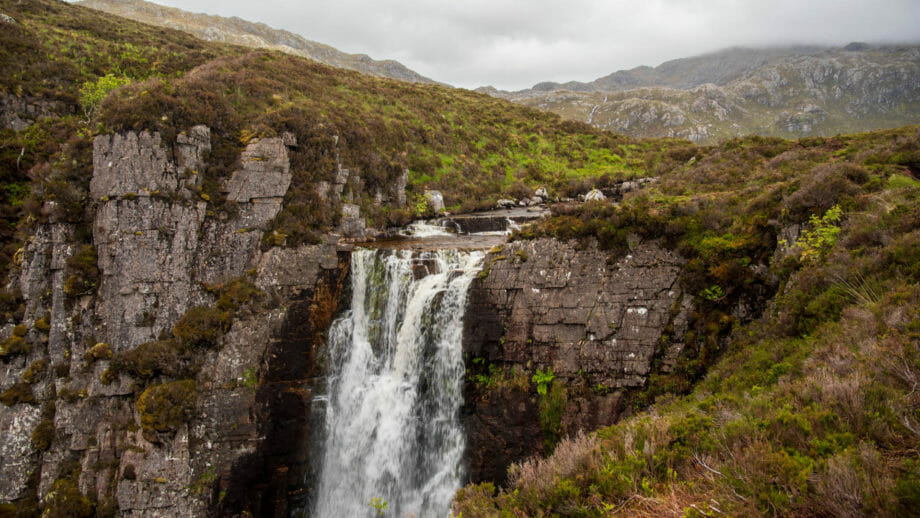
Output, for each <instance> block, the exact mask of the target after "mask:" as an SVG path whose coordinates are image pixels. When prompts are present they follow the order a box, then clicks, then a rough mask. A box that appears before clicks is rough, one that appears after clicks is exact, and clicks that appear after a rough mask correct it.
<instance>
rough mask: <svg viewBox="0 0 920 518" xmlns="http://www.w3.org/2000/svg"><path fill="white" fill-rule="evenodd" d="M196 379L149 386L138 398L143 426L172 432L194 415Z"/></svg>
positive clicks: (156, 430)
mask: <svg viewBox="0 0 920 518" xmlns="http://www.w3.org/2000/svg"><path fill="white" fill-rule="evenodd" d="M196 395H197V393H196V390H195V380H181V381H173V382H169V383H163V384H161V385H154V386H152V387H149V388H147V390H145V391H144V392H143V393H141V395H140V397H139V398H138V400H137V412H138V413H139V414H140V416H141V426H142V427H143V428H144V429H145V430H148V431H155V432H170V431H175V430H176V429H178V428H179V426H180V425H181V424H182V423H185V422H187V421H188V420H189V419H190V418H191V417H192V412H193V410H194V408H195V397H196Z"/></svg>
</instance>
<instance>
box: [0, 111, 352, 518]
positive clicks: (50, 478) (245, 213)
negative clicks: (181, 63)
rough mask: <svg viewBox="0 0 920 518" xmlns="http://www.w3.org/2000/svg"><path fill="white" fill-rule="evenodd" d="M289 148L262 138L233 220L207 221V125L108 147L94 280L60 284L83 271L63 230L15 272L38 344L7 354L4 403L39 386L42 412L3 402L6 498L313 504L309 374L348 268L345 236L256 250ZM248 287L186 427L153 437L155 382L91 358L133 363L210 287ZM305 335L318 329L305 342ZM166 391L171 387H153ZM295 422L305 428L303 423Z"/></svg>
mask: <svg viewBox="0 0 920 518" xmlns="http://www.w3.org/2000/svg"><path fill="white" fill-rule="evenodd" d="M291 145H296V142H294V141H293V139H292V138H291V137H289V136H285V137H282V138H277V139H262V140H260V141H258V142H253V143H251V144H250V145H249V146H248V147H247V148H246V150H245V152H244V153H243V155H242V157H241V161H240V163H241V164H242V167H241V168H240V170H238V171H236V172H234V173H233V175H232V176H231V178H230V179H229V180H228V181H227V183H226V184H225V185H224V186H223V187H224V188H225V189H226V190H227V191H228V193H229V195H230V197H231V198H232V199H233V200H235V201H236V206H237V209H238V210H237V211H235V212H234V214H232V215H229V216H228V217H213V216H211V215H208V204H209V202H208V200H206V199H205V198H204V197H202V196H201V195H200V194H199V191H198V189H197V186H198V185H199V184H200V178H199V176H198V170H199V169H201V168H203V167H204V165H205V164H204V163H203V159H204V157H205V156H207V154H208V151H209V150H210V133H209V130H208V129H207V128H206V127H204V126H197V127H195V128H192V129H191V130H189V131H188V132H186V133H181V134H179V135H178V137H177V139H176V141H175V142H164V141H163V140H162V139H161V137H160V136H159V135H158V134H156V133H146V132H140V133H133V132H129V133H125V134H117V135H106V136H100V137H98V138H97V139H96V141H95V142H94V156H93V163H94V171H93V178H92V180H91V183H90V194H91V196H92V198H93V201H94V202H95V206H96V213H95V217H94V221H93V222H92V226H91V228H90V229H89V230H91V233H92V244H93V246H94V247H95V251H96V256H97V261H96V267H97V268H98V279H96V280H95V281H94V283H95V284H94V285H93V286H92V287H91V289H88V290H86V291H85V292H82V293H75V292H73V290H71V291H70V292H68V291H67V290H66V289H65V285H66V281H67V278H68V276H70V275H71V274H72V273H73V271H72V268H71V267H70V266H68V259H69V258H72V257H73V256H75V255H76V254H78V253H79V251H80V249H81V248H82V247H83V244H81V243H78V242H77V240H76V237H75V236H77V235H78V234H79V233H80V232H79V231H78V230H79V229H77V228H76V227H75V226H73V225H69V224H48V225H44V226H40V227H39V228H38V230H37V233H36V235H35V236H34V237H33V238H32V239H31V240H30V242H29V244H28V245H27V246H26V247H25V248H24V249H23V252H22V254H21V255H22V260H21V266H20V267H19V269H18V271H14V272H13V274H12V277H13V283H14V284H15V285H16V286H17V287H18V288H19V289H20V291H21V292H22V295H23V299H24V305H25V311H24V315H23V318H22V322H23V323H24V324H25V329H26V330H27V332H26V334H25V337H24V340H26V342H27V343H28V344H29V346H30V347H29V349H28V351H26V352H23V353H20V354H18V355H15V356H13V357H11V358H7V359H5V360H4V362H3V365H2V367H3V369H2V371H0V391H6V390H7V389H9V388H11V387H13V386H14V385H15V384H16V383H19V382H20V381H21V380H23V379H24V378H25V377H28V378H29V379H31V381H30V384H29V386H30V388H31V393H32V396H33V400H32V401H25V400H23V401H17V402H16V403H15V404H13V405H12V406H10V407H7V406H0V425H2V426H4V429H5V430H7V433H6V435H5V436H4V439H3V441H0V463H2V465H3V466H4V470H5V471H4V477H3V480H2V481H0V501H2V502H11V501H23V500H24V499H37V500H39V501H40V500H41V499H42V498H44V496H45V495H46V494H47V492H48V491H49V490H50V488H51V486H52V485H53V484H54V482H55V480H57V479H59V478H61V477H65V476H66V477H71V478H73V480H74V482H75V483H76V485H77V487H78V489H79V490H80V491H81V493H83V494H84V495H86V496H88V497H90V498H92V499H93V500H95V501H97V502H99V503H100V505H105V506H110V507H112V508H117V509H118V510H119V512H120V513H121V515H122V516H132V517H153V516H206V515H208V514H217V512H218V511H217V510H218V509H220V512H221V513H222V515H235V514H239V513H241V512H243V511H244V510H247V509H250V510H256V511H258V512H257V514H260V513H263V514H265V513H267V514H269V515H274V514H275V513H276V512H280V513H281V514H282V515H283V514H284V513H285V512H286V511H285V510H286V509H288V504H287V501H288V499H289V495H292V494H293V495H294V496H291V497H290V499H293V500H296V499H297V498H302V495H297V492H298V488H302V487H303V484H304V478H305V476H306V473H307V461H308V455H307V452H306V449H307V441H306V440H302V439H304V437H305V436H306V434H308V433H309V422H308V416H309V412H307V411H304V409H309V406H310V402H311V390H312V389H311V387H312V383H313V381H314V377H315V376H316V372H315V371H314V370H311V369H310V368H307V367H306V366H309V365H312V364H313V359H314V358H313V355H314V352H315V351H316V349H317V348H318V347H319V346H320V345H321V343H322V340H323V337H322V333H323V332H324V331H325V327H324V326H328V319H329V318H331V316H329V315H331V314H332V312H334V311H335V308H336V307H337V306H338V300H339V297H340V294H341V286H342V282H341V281H342V279H343V278H344V275H345V272H347V267H348V264H347V260H346V259H347V254H342V253H340V250H339V249H338V248H337V245H336V244H335V243H334V242H332V243H328V244H325V245H316V246H303V247H299V248H293V249H283V250H282V249H277V248H272V249H269V250H267V251H264V252H263V251H261V250H260V245H261V242H262V237H263V233H264V229H265V228H266V224H267V223H268V221H269V220H271V218H273V217H274V216H275V215H276V214H277V213H278V211H279V210H280V208H281V203H282V199H283V197H284V195H285V193H286V191H287V189H288V186H289V184H290V177H291V174H290V166H289V162H288V157H287V148H288V146H291ZM84 234H85V230H84ZM244 275H245V276H247V278H248V279H249V280H250V281H251V282H252V283H253V284H255V285H256V286H257V287H258V288H259V289H261V290H262V291H263V292H264V293H265V296H264V300H265V303H264V304H262V305H259V306H253V307H248V306H247V308H248V309H246V310H245V311H243V312H237V313H236V314H234V315H233V321H232V326H231V327H230V328H229V330H228V331H227V332H226V334H224V335H223V337H222V338H221V339H220V342H219V343H218V344H216V345H215V346H214V347H212V348H209V349H208V348H205V349H202V350H199V351H197V352H196V353H195V354H196V355H197V358H196V361H197V362H198V364H200V366H201V367H200V369H199V370H198V371H197V373H196V374H194V379H195V387H196V388H195V394H194V402H193V404H192V405H191V406H192V410H191V412H190V418H189V419H188V420H187V422H184V423H182V424H181V425H179V426H178V427H177V429H175V430H172V431H168V432H161V433H155V434H151V433H145V431H144V430H142V429H140V428H139V423H140V416H139V413H138V410H137V406H136V403H137V397H138V389H136V388H135V387H136V386H137V385H138V384H139V383H143V380H139V379H135V378H132V377H131V376H130V375H129V374H127V373H121V374H119V375H117V376H115V379H114V380H109V381H111V382H110V383H108V384H105V383H103V382H102V379H103V378H104V376H103V373H105V372H106V369H107V368H109V367H110V366H111V365H110V361H109V357H107V356H102V357H99V358H94V357H91V356H87V352H88V351H90V350H91V349H92V348H93V347H94V346H95V345H96V344H100V343H104V344H106V345H108V348H109V349H110V350H111V351H113V352H116V353H117V352H119V351H130V350H134V349H135V348H137V347H138V346H139V345H141V344H143V343H145V342H150V341H153V340H157V339H158V337H161V336H164V335H167V336H168V335H169V334H170V332H171V330H172V327H173V325H174V324H175V323H176V322H177V321H178V320H179V318H180V317H181V316H182V315H183V314H184V313H185V312H186V311H187V310H188V309H190V308H192V307H194V306H199V305H205V306H213V305H214V303H215V295H214V294H213V293H210V292H209V291H208V290H207V289H206V286H208V285H211V286H213V285H220V284H222V283H226V282H227V281H230V280H232V279H236V278H240V277H242V276H244ZM305 325H306V326H308V328H309V329H308V330H309V331H310V332H303V333H302V332H301V331H303V326H305ZM12 333H13V326H12V325H7V326H5V327H2V328H0V339H4V340H5V339H6V338H8V337H10V336H11V335H12ZM294 335H297V336H298V338H297V339H296V340H295V339H293V338H292V337H293V336H294ZM42 362H44V363H42ZM37 366H41V368H40V369H39V367H37ZM30 372H31V374H29V373H30ZM163 381H170V379H169V378H165V379H154V380H152V381H150V382H149V383H151V384H156V383H160V382H163ZM52 403H53V404H52ZM286 409H287V410H286ZM291 409H293V410H291ZM298 412H299V414H300V415H301V416H303V417H301V418H300V419H299V420H298V419H294V418H293V417H292V416H293V415H294V414H295V413H298ZM40 426H45V428H46V429H47V428H49V427H50V432H49V433H50V435H49V436H48V441H49V443H48V444H47V445H46V446H45V447H43V448H42V449H41V451H40V449H39V448H38V447H37V446H36V443H35V441H34V440H33V433H34V432H35V431H36V430H37V429H39V427H40ZM279 430H280V431H279ZM282 432H283V433H282ZM247 466H248V467H250V468H251V469H241V468H245V467H247ZM253 466H255V467H253ZM246 477H251V478H246ZM244 481H245V482H246V483H245V484H243V483H242V482H244ZM230 493H232V495H233V497H232V498H230V497H228V496H227V495H228V494H230Z"/></svg>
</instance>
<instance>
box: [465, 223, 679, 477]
mask: <svg viewBox="0 0 920 518" xmlns="http://www.w3.org/2000/svg"><path fill="white" fill-rule="evenodd" d="M682 263H683V261H682V260H681V258H680V257H678V256H677V255H675V254H674V253H673V252H670V251H668V250H666V249H664V248H662V247H661V246H659V245H658V244H656V243H655V242H640V241H634V242H633V243H632V244H631V246H630V250H629V252H628V253H627V254H626V255H625V256H624V257H622V258H620V259H619V260H618V261H616V262H610V261H609V256H608V254H607V253H606V252H603V251H600V250H598V249H597V247H596V245H594V244H591V245H589V246H587V247H579V246H576V244H575V242H570V243H563V242H560V241H557V240H554V239H539V240H535V241H520V242H513V243H509V244H507V245H505V246H504V247H502V248H501V249H500V250H498V249H497V250H493V251H492V252H491V253H490V254H489V256H488V257H487V259H486V263H485V266H484V269H483V272H482V274H481V275H480V278H479V279H478V280H477V281H475V282H474V284H473V287H472V288H471V290H472V291H471V293H470V301H471V302H470V309H469V312H468V314H467V319H466V324H467V327H466V333H465V336H464V353H465V354H466V355H467V363H468V365H469V366H470V368H471V369H472V373H473V375H472V376H470V377H469V378H468V381H467V386H466V398H465V401H466V408H465V420H466V423H467V429H468V433H469V438H468V441H469V443H468V449H469V457H468V459H469V465H468V468H469V472H470V478H471V479H472V480H473V481H475V482H479V481H483V480H489V481H497V482H501V481H503V480H504V479H505V472H506V469H507V467H508V466H509V465H510V464H511V462H513V461H519V460H521V459H523V458H526V457H529V456H531V455H534V454H537V453H543V454H546V453H549V451H551V449H552V446H553V445H554V444H555V440H558V439H559V438H560V437H562V436H564V435H569V434H575V433H577V432H579V431H591V430H594V429H597V428H599V427H601V426H604V425H608V424H611V423H613V422H615V421H616V420H617V418H618V416H619V415H620V414H621V413H622V412H623V411H624V407H623V396H624V394H625V391H626V390H628V389H631V388H636V387H641V386H643V385H644V384H645V382H646V380H647V378H648V375H649V373H650V371H651V370H652V366H653V362H655V361H656V360H657V361H658V362H659V363H660V364H662V365H661V366H660V368H662V369H664V370H668V369H670V367H671V366H672V365H673V362H674V360H675V359H676V358H677V356H678V355H679V354H680V351H681V349H682V344H680V343H676V342H671V341H670V340H669V339H667V338H665V339H663V337H665V336H666V335H667V334H670V335H671V336H683V334H684V331H685V330H686V326H687V320H688V316H689V310H690V308H691V306H690V297H686V298H685V297H684V293H683V291H682V289H681V288H680V286H679V285H678V282H677V279H678V274H679V272H680V269H681V265H682ZM666 331H667V333H666ZM532 372H538V373H541V374H544V375H546V374H547V373H552V375H551V376H550V377H549V379H547V378H544V379H546V380H547V381H545V382H544V389H543V390H541V389H540V388H538V389H537V390H538V392H537V393H534V385H533V384H532V383H531V381H535V382H537V384H538V387H539V384H540V381H539V379H531V376H530V373H532ZM550 387H551V388H550ZM539 392H544V393H543V394H540V393H539Z"/></svg>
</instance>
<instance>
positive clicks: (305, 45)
mask: <svg viewBox="0 0 920 518" xmlns="http://www.w3.org/2000/svg"><path fill="white" fill-rule="evenodd" d="M76 4H77V5H81V6H84V7H89V8H91V9H96V10H98V11H103V12H106V13H109V14H114V15H116V16H121V17H123V18H128V19H131V20H135V21H139V22H143V23H147V24H150V25H156V26H160V27H169V28H171V29H177V30H180V31H183V32H186V33H189V34H192V35H193V36H196V37H198V38H201V39H203V40H205V41H218V42H222V43H232V44H236V45H242V46H245V47H254V48H266V49H272V50H279V51H282V52H287V53H289V54H294V55H297V56H301V57H306V58H310V59H313V60H315V61H319V62H320V63H324V64H326V65H331V66H334V67H338V68H345V69H348V70H355V71H357V72H362V73H365V74H370V75H374V76H378V77H388V78H390V79H398V80H401V81H408V82H411V83H437V81H434V80H432V79H430V78H427V77H425V76H423V75H421V74H419V73H417V72H415V71H414V70H411V69H409V68H408V67H406V66H405V65H403V64H402V63H400V62H398V61H396V60H393V59H384V60H375V59H373V58H371V57H370V56H368V55H367V54H348V53H346V52H342V51H340V50H338V49H336V48H334V47H332V46H330V45H326V44H324V43H319V42H316V41H312V40H308V39H306V38H304V37H303V36H300V35H298V34H295V33H293V32H290V31H287V30H284V29H275V28H273V27H271V26H269V25H267V24H265V23H261V22H251V21H248V20H244V19H242V18H239V17H236V16H232V17H224V16H217V15H212V14H206V13H192V12H189V11H185V10H182V9H178V8H175V7H167V6H162V5H159V4H155V3H152V2H145V1H144V0H81V1H79V2H76Z"/></svg>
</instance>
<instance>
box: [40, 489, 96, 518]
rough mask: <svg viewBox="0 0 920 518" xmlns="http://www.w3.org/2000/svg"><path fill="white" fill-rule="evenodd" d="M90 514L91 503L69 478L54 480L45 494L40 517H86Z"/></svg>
mask: <svg viewBox="0 0 920 518" xmlns="http://www.w3.org/2000/svg"><path fill="white" fill-rule="evenodd" d="M92 514H93V506H92V503H91V502H90V501H89V499H88V498H86V497H85V496H83V495H82V494H80V490H79V489H77V486H76V485H75V484H74V483H73V482H71V481H70V480H67V479H58V480H56V481H55V482H54V484H52V485H51V490H50V491H49V492H48V494H47V495H45V506H44V509H43V510H42V518H88V517H89V516H92Z"/></svg>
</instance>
